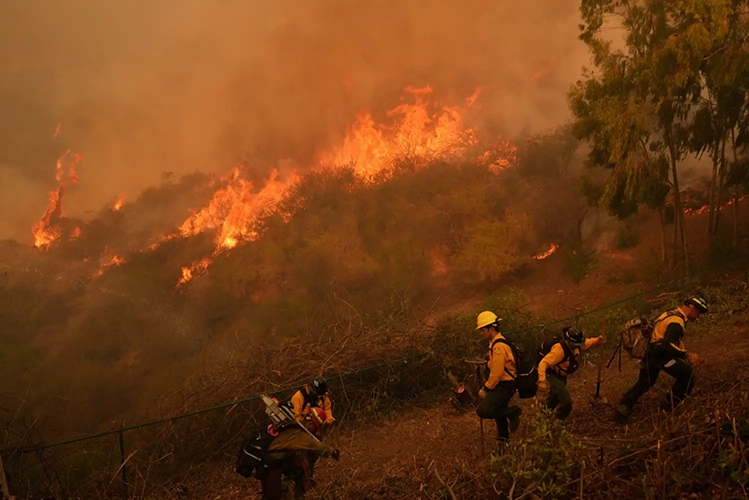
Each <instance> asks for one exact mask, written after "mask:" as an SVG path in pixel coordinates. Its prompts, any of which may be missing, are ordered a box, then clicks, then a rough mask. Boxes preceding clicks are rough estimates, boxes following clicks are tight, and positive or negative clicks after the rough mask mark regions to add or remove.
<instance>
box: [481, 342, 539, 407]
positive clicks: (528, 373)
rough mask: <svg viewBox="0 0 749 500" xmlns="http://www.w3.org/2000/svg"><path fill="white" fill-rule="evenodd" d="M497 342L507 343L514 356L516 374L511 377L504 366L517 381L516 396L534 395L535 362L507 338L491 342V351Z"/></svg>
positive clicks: (536, 389) (536, 388)
mask: <svg viewBox="0 0 749 500" xmlns="http://www.w3.org/2000/svg"><path fill="white" fill-rule="evenodd" d="M497 342H501V343H503V344H505V345H507V346H508V347H509V348H510V351H512V357H513V358H515V369H516V371H517V376H515V377H513V376H512V374H511V373H510V372H509V371H507V368H505V371H506V372H507V374H508V375H510V376H511V377H512V378H513V379H514V380H515V382H517V388H518V396H519V397H520V398H521V399H527V398H532V397H534V396H535V395H536V392H537V391H538V386H537V385H536V382H538V370H536V364H535V363H534V362H533V359H532V358H531V357H529V356H526V355H525V353H523V351H522V350H521V349H520V348H518V346H516V345H515V344H514V343H512V342H510V341H509V340H507V339H497V340H495V341H494V342H492V345H491V347H490V348H489V349H490V350H491V351H494V346H495V344H497Z"/></svg>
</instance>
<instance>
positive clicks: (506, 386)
mask: <svg viewBox="0 0 749 500" xmlns="http://www.w3.org/2000/svg"><path fill="white" fill-rule="evenodd" d="M516 391H517V386H516V384H515V382H500V383H499V384H497V387H495V388H494V390H493V391H490V392H489V393H488V394H487V395H486V398H484V400H483V401H482V402H481V404H479V405H478V407H477V408H476V414H477V415H478V416H479V417H481V418H487V419H491V420H494V421H495V422H496V424H497V439H498V440H499V441H507V440H508V439H509V438H510V429H509V425H508V422H507V419H508V418H510V417H514V416H515V415H517V414H519V413H520V407H518V406H509V405H510V400H511V399H512V396H514V395H515V392H516Z"/></svg>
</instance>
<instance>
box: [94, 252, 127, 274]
mask: <svg viewBox="0 0 749 500" xmlns="http://www.w3.org/2000/svg"><path fill="white" fill-rule="evenodd" d="M125 262H127V260H125V259H124V258H123V257H120V256H119V255H113V256H111V257H109V258H105V257H104V256H103V255H102V259H101V264H100V267H99V270H98V271H96V274H94V277H98V276H101V275H102V274H104V271H106V269H107V268H109V267H112V266H121V265H122V264H124V263H125Z"/></svg>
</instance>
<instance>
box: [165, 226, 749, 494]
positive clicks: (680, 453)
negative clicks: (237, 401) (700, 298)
mask: <svg viewBox="0 0 749 500" xmlns="http://www.w3.org/2000/svg"><path fill="white" fill-rule="evenodd" d="M699 222H701V221H697V220H692V223H693V224H694V225H695V226H697V225H698V224H699ZM641 253H643V252H642V249H639V250H635V251H629V252H615V253H614V254H613V255H609V256H608V257H607V256H606V255H605V254H604V255H603V256H601V258H600V259H599V261H598V267H597V273H599V274H600V275H599V276H598V277H597V279H596V276H595V274H596V273H592V274H591V276H590V277H589V279H586V280H585V281H583V282H581V283H580V284H578V285H571V284H570V283H569V281H568V280H567V282H566V283H565V282H564V281H562V282H560V283H549V282H547V286H546V287H543V286H541V285H540V284H530V285H529V288H528V290H527V291H526V293H533V294H534V295H532V296H531V295H529V300H528V302H527V305H528V308H529V309H531V308H532V309H535V310H545V311H549V310H555V311H556V312H560V313H561V315H562V316H565V315H568V314H574V312H576V311H579V310H587V309H592V308H594V307H595V306H598V305H602V301H601V300H600V298H601V293H602V292H604V290H606V289H610V288H611V284H612V280H611V278H616V279H620V276H622V273H623V274H624V275H626V274H627V272H632V271H634V270H635V269H637V268H638V267H639V266H641V261H639V260H638V254H641ZM622 262H625V263H629V264H630V266H626V265H624V267H623V264H622ZM544 264H545V266H546V267H545V268H544V270H543V273H544V276H549V275H552V276H553V272H552V270H553V267H554V263H553V260H552V259H549V261H548V262H545V263H544ZM744 265H746V264H744ZM557 271H558V270H557ZM643 285H644V282H639V285H638V284H634V286H633V287H632V288H631V290H632V291H633V292H634V291H640V290H642V286H643ZM560 286H564V287H565V288H566V290H564V291H562V290H556V288H557V287H560ZM596 286H597V287H598V298H599V300H598V301H595V300H591V294H592V293H594V288H595V287H596ZM701 286H702V289H703V290H709V291H708V294H710V295H711V300H712V301H713V306H714V309H715V312H714V314H711V315H710V316H706V317H704V318H702V319H701V320H700V322H699V323H698V324H696V325H694V326H693V327H692V329H691V330H690V333H689V338H688V346H689V349H690V351H695V352H698V353H700V354H701V355H702V356H703V357H704V359H705V360H706V362H705V364H704V365H703V366H701V367H699V370H698V377H699V378H698V385H697V389H696V390H695V392H694V393H693V395H692V397H691V398H690V399H689V400H688V402H687V403H685V404H684V405H683V406H682V407H680V408H679V409H678V411H677V412H675V414H674V415H673V416H670V417H669V416H667V415H666V414H664V413H662V412H661V410H660V408H659V405H660V401H661V399H662V397H663V394H664V392H665V391H666V389H667V388H668V387H670V384H671V383H672V379H670V378H669V377H667V376H663V375H662V376H661V379H660V380H659V383H658V385H657V386H656V388H654V389H653V390H652V391H651V392H650V393H649V394H648V395H646V396H645V397H644V398H643V399H642V400H641V403H640V405H639V406H638V407H637V410H636V413H635V415H634V416H633V418H632V420H631V423H630V425H629V426H626V427H622V426H618V425H615V424H614V423H613V420H612V413H613V408H614V406H615V404H616V402H617V401H618V398H619V397H620V396H621V394H622V392H623V391H624V390H626V389H627V388H628V387H629V386H630V385H631V384H632V383H633V382H634V380H636V378H637V371H638V369H639V368H638V365H637V363H636V362H634V361H632V360H630V359H628V358H627V357H626V355H625V356H624V359H623V363H622V368H621V371H619V370H617V362H616V360H614V362H613V363H612V366H611V367H610V368H608V369H605V370H604V371H603V377H602V389H601V393H600V396H601V397H600V399H597V398H595V390H596V379H597V366H598V364H599V363H600V362H601V361H603V362H604V363H606V362H607V361H608V360H609V358H610V356H611V353H612V351H613V349H614V348H615V345H616V342H617V338H616V336H615V335H613V333H614V332H612V331H611V329H612V328H616V327H615V326H614V325H612V324H611V323H609V328H610V330H609V342H608V345H607V346H606V347H605V348H604V350H603V351H602V352H594V351H592V352H591V353H590V354H587V355H586V358H587V361H586V362H585V364H584V367H583V368H582V369H581V370H580V372H579V373H578V374H576V375H575V376H574V377H571V378H570V383H569V387H570V392H571V394H572V395H573V400H574V409H573V413H572V415H571V417H570V418H569V419H568V420H567V421H566V422H565V425H564V429H565V430H566V432H568V433H569V435H570V436H569V438H567V439H569V440H570V441H573V442H575V443H579V444H580V445H582V446H583V448H582V449H581V451H580V453H581V454H580V455H579V456H578V457H577V462H576V466H577V467H578V468H579V466H580V461H581V460H583V461H587V463H588V467H589V469H588V472H587V476H586V480H585V486H584V488H585V496H584V498H610V497H611V496H614V497H615V498H625V497H626V498H639V497H641V495H643V494H644V493H643V488H646V491H647V488H654V487H659V486H658V485H659V484H663V485H664V486H663V487H664V488H666V487H667V488H668V491H669V492H670V493H669V494H668V495H665V496H663V497H661V498H696V499H703V498H704V499H708V498H743V496H742V490H741V488H740V487H739V486H738V485H737V483H736V482H732V481H729V480H725V479H721V477H723V478H725V477H726V476H722V475H721V474H722V469H721V467H729V469H728V470H729V474H731V472H730V467H739V468H740V467H742V462H741V458H740V457H742V456H743V457H745V456H746V455H745V452H744V451H743V448H741V450H742V451H741V454H740V455H737V456H736V458H735V460H737V461H736V462H730V460H729V461H728V462H726V461H724V460H726V459H724V458H722V457H723V455H722V454H716V451H715V448H716V447H718V448H719V449H725V450H727V451H726V452H731V453H738V452H739V449H738V448H735V447H734V443H733V441H734V437H733V434H731V433H730V432H729V433H728V436H727V437H726V438H722V437H721V438H720V440H723V439H726V441H727V442H723V444H719V443H718V442H716V441H715V439H714V436H713V439H712V440H710V439H708V438H706V437H705V434H704V432H705V429H708V433H709V429H713V431H714V429H715V428H716V426H717V427H718V428H721V429H725V425H726V424H727V423H728V424H729V427H730V422H734V423H735V424H734V425H740V426H741V429H743V426H745V425H747V424H746V422H747V421H749V403H748V402H747V399H746V392H745V389H744V387H745V385H744V384H745V383H746V382H747V378H746V376H745V374H743V373H742V372H737V371H736V370H735V368H733V367H738V366H743V364H745V363H746V362H747V361H748V360H749V339H747V336H746V329H747V327H748V326H749V293H748V290H749V289H747V282H746V281H745V275H744V272H739V273H719V274H711V275H710V276H709V277H707V276H705V277H703V280H702V285H701ZM617 288H618V291H619V292H621V290H622V289H621V288H619V287H617ZM559 293H564V302H565V304H569V308H570V309H571V311H569V312H567V311H565V309H566V308H564V309H562V310H560V309H559V307H558V304H559V302H560V301H559V295H558V294H559ZM605 293H610V294H612V296H613V295H615V294H616V292H614V291H613V290H607V291H606V292H605ZM655 295H656V296H657V295H658V294H655ZM680 295H681V294H680V292H677V291H675V292H674V294H669V295H668V296H667V297H666V298H665V301H663V299H661V300H662V301H661V302H658V301H656V302H654V304H658V303H660V304H668V303H672V301H673V300H678V297H679V296H680ZM651 297H653V296H651ZM481 306H482V304H481V303H480V302H479V303H475V304H474V305H473V310H479V309H480V308H481ZM466 309H468V307H466ZM610 312H611V311H609V313H610ZM616 312H619V313H620V311H616ZM603 316H604V317H610V316H609V314H607V313H604V314H603ZM594 328H595V327H594ZM586 331H589V332H590V333H589V334H590V335H594V334H597V333H598V331H600V326H599V327H598V331H596V330H595V329H594V330H592V331H590V330H586ZM471 333H472V331H471V330H470V329H467V330H466V331H465V334H466V335H467V336H468V335H471ZM520 335H522V333H521V334H520ZM516 338H517V337H516ZM477 342H478V340H477ZM466 383H467V384H468V386H469V387H472V385H471V384H473V383H474V382H473V379H472V378H471V377H468V378H467V379H466ZM448 396H449V391H448V392H442V394H438V395H436V397H435V398H434V399H430V400H428V401H423V402H416V403H414V404H412V405H409V406H408V407H406V408H404V409H402V410H398V411H395V412H393V413H389V414H379V415H378V417H377V418H376V419H372V420H367V421H366V422H351V423H349V424H343V425H339V426H338V427H337V428H335V429H334V430H333V431H332V432H331V433H330V435H329V437H328V438H327V439H328V440H329V442H330V443H331V445H333V446H336V447H338V448H340V449H341V451H342V459H341V461H340V462H338V463H336V462H332V461H322V462H321V464H320V465H319V466H318V468H317V469H316V473H315V474H316V477H317V479H318V481H319V483H318V485H317V487H316V489H315V492H314V494H313V495H314V497H315V498H330V499H338V498H340V499H343V498H366V499H376V498H449V497H450V496H453V498H497V494H498V493H499V494H500V497H501V498H506V496H502V495H507V493H508V489H507V488H508V486H509V485H511V484H512V477H511V475H510V474H511V473H512V470H513V469H512V467H521V468H522V463H520V464H519V463H518V460H519V455H518V456H516V457H515V459H514V461H513V460H510V461H509V462H508V461H507V460H506V459H500V460H497V459H491V460H487V459H488V458H489V452H490V450H491V447H492V445H493V440H494V435H495V430H494V429H493V425H492V423H491V422H490V421H487V422H485V424H484V427H485V433H486V436H485V438H484V447H485V451H484V453H483V454H482V452H481V449H482V443H481V441H482V440H481V437H480V432H479V424H478V420H477V417H476V416H475V414H474V413H473V412H471V411H465V412H461V411H457V410H456V408H455V407H454V406H453V405H451V404H449V403H447V401H446V399H447V397H448ZM522 406H523V408H524V419H525V420H524V421H525V422H526V423H525V424H522V425H521V427H520V430H519V432H518V433H517V434H516V435H513V439H514V440H516V446H517V447H515V448H513V453H515V454H519V453H521V450H522V446H528V447H533V446H536V447H538V446H539V440H538V438H537V437H535V436H536V435H537V434H536V432H535V431H534V429H533V426H534V425H542V424H541V423H540V422H539V421H538V419H539V418H542V417H540V416H539V415H538V412H539V410H540V407H539V406H538V403H537V402H536V401H535V400H524V401H522ZM729 430H730V429H729ZM561 431H562V428H561V427H560V428H556V429H555V431H554V432H561ZM720 432H721V433H723V432H724V430H723V431H720ZM740 432H741V433H742V434H741V439H742V440H743V439H745V435H744V434H743V433H744V431H743V430H741V431H740ZM690 434H691V435H693V436H692V437H691V438H689V435H690ZM721 435H723V434H721ZM681 436H686V437H685V438H684V439H683V441H684V442H686V440H687V439H688V440H689V442H690V445H689V452H688V453H687V452H686V451H685V449H684V448H683V446H681V441H680V440H679V438H681ZM737 436H738V434H737ZM736 439H738V437H737V438H736ZM553 441H554V440H552V442H553ZM564 441H565V439H562V441H561V442H564ZM660 442H663V443H665V444H664V447H665V448H664V450H667V451H666V453H668V455H667V456H668V457H669V458H667V459H664V458H662V457H661V455H659V454H658V453H657V449H656V447H655V446H653V445H654V444H656V443H660ZM534 443H535V445H534ZM670 443H675V444H670ZM691 443H694V446H696V448H695V449H692V446H693V445H692V444H691ZM545 446H552V448H549V449H548V450H549V452H550V453H557V451H558V450H556V449H554V448H553V446H555V445H552V444H546V445H545ZM559 446H561V445H559ZM703 446H704V447H705V448H700V447H703ZM738 446H741V445H738ZM710 447H712V449H708V448H710ZM530 450H532V451H529V453H545V452H544V451H543V449H538V448H530ZM721 453H722V452H721ZM632 457H636V458H635V459H634V460H632ZM529 459H530V458H529ZM533 459H535V460H539V457H533ZM729 462H730V463H729ZM231 465H232V457H230V456H229V454H228V453H227V455H226V457H225V459H224V461H223V463H219V464H217V466H218V467H216V468H213V467H209V468H208V472H206V473H205V474H206V475H205V476H202V477H201V480H200V481H187V482H185V483H180V486H179V488H178V491H180V492H181V494H180V495H179V496H178V495H176V494H166V493H164V496H163V498H170V499H171V498H195V499H206V500H207V499H219V498H221V499H224V498H226V499H234V498H236V499H239V498H246V497H247V495H249V494H251V493H250V492H254V491H258V490H256V487H257V484H256V483H257V481H254V480H245V479H243V478H241V477H239V476H237V475H236V474H235V473H234V472H233V470H231ZM505 467H508V468H505ZM526 467H527V465H526ZM659 467H660V468H661V470H659V469H658V468H659ZM529 470H530V469H529ZM723 470H725V469H723ZM733 470H737V469H733ZM737 473H739V472H738V470H737ZM642 474H647V476H646V478H645V479H641V477H642V476H641V475H642ZM731 477H732V478H734V479H737V478H738V477H739V476H736V477H735V476H731ZM740 477H743V478H744V479H740V480H739V482H741V481H744V480H745V476H740ZM642 481H644V483H643V482H642ZM521 484H522V485H523V486H522V488H527V490H526V494H525V496H523V495H522V494H521V493H523V490H522V489H521V486H520V485H521ZM529 484H530V486H529ZM532 485H533V482H532V481H531V482H528V481H525V482H523V481H522V479H521V480H520V483H518V489H517V490H516V492H515V495H517V496H516V497H514V498H521V497H522V498H525V497H527V496H528V495H530V497H531V498H538V497H537V496H534V495H533V494H532V491H533V488H532ZM579 488H580V486H579V481H575V482H574V484H566V485H564V488H563V489H562V491H563V492H562V493H561V496H559V498H572V497H573V496H574V497H575V498H577V495H578V492H579ZM537 493H538V492H537ZM542 496H543V495H542ZM555 498H557V497H555Z"/></svg>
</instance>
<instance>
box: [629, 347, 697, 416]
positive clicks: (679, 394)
mask: <svg viewBox="0 0 749 500" xmlns="http://www.w3.org/2000/svg"><path fill="white" fill-rule="evenodd" d="M667 365H668V366H667ZM662 371H664V372H666V373H668V374H669V375H671V376H672V377H673V378H674V379H675V380H674V385H673V386H672V387H671V392H670V393H669V394H668V395H667V399H666V404H667V406H668V407H670V406H671V404H672V403H673V406H676V405H678V404H679V403H681V402H682V401H683V400H684V399H685V398H686V397H687V396H688V395H689V393H690V392H692V388H693V386H694V369H693V368H692V365H690V364H689V363H688V362H687V361H686V360H683V359H679V358H668V357H663V356H656V355H647V356H646V358H645V359H644V360H643V362H642V366H641V368H640V376H639V377H638V379H637V382H635V385H633V386H632V388H631V389H630V390H629V391H627V393H626V394H625V395H624V397H622V400H621V401H620V402H619V404H620V405H621V406H625V407H626V408H627V409H628V410H629V411H630V412H631V411H632V408H634V406H635V404H637V400H638V399H640V396H642V395H643V394H645V393H646V392H648V391H649V390H650V388H651V387H653V385H655V383H656V381H657V380H658V375H659V374H660V373H661V372H662Z"/></svg>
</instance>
